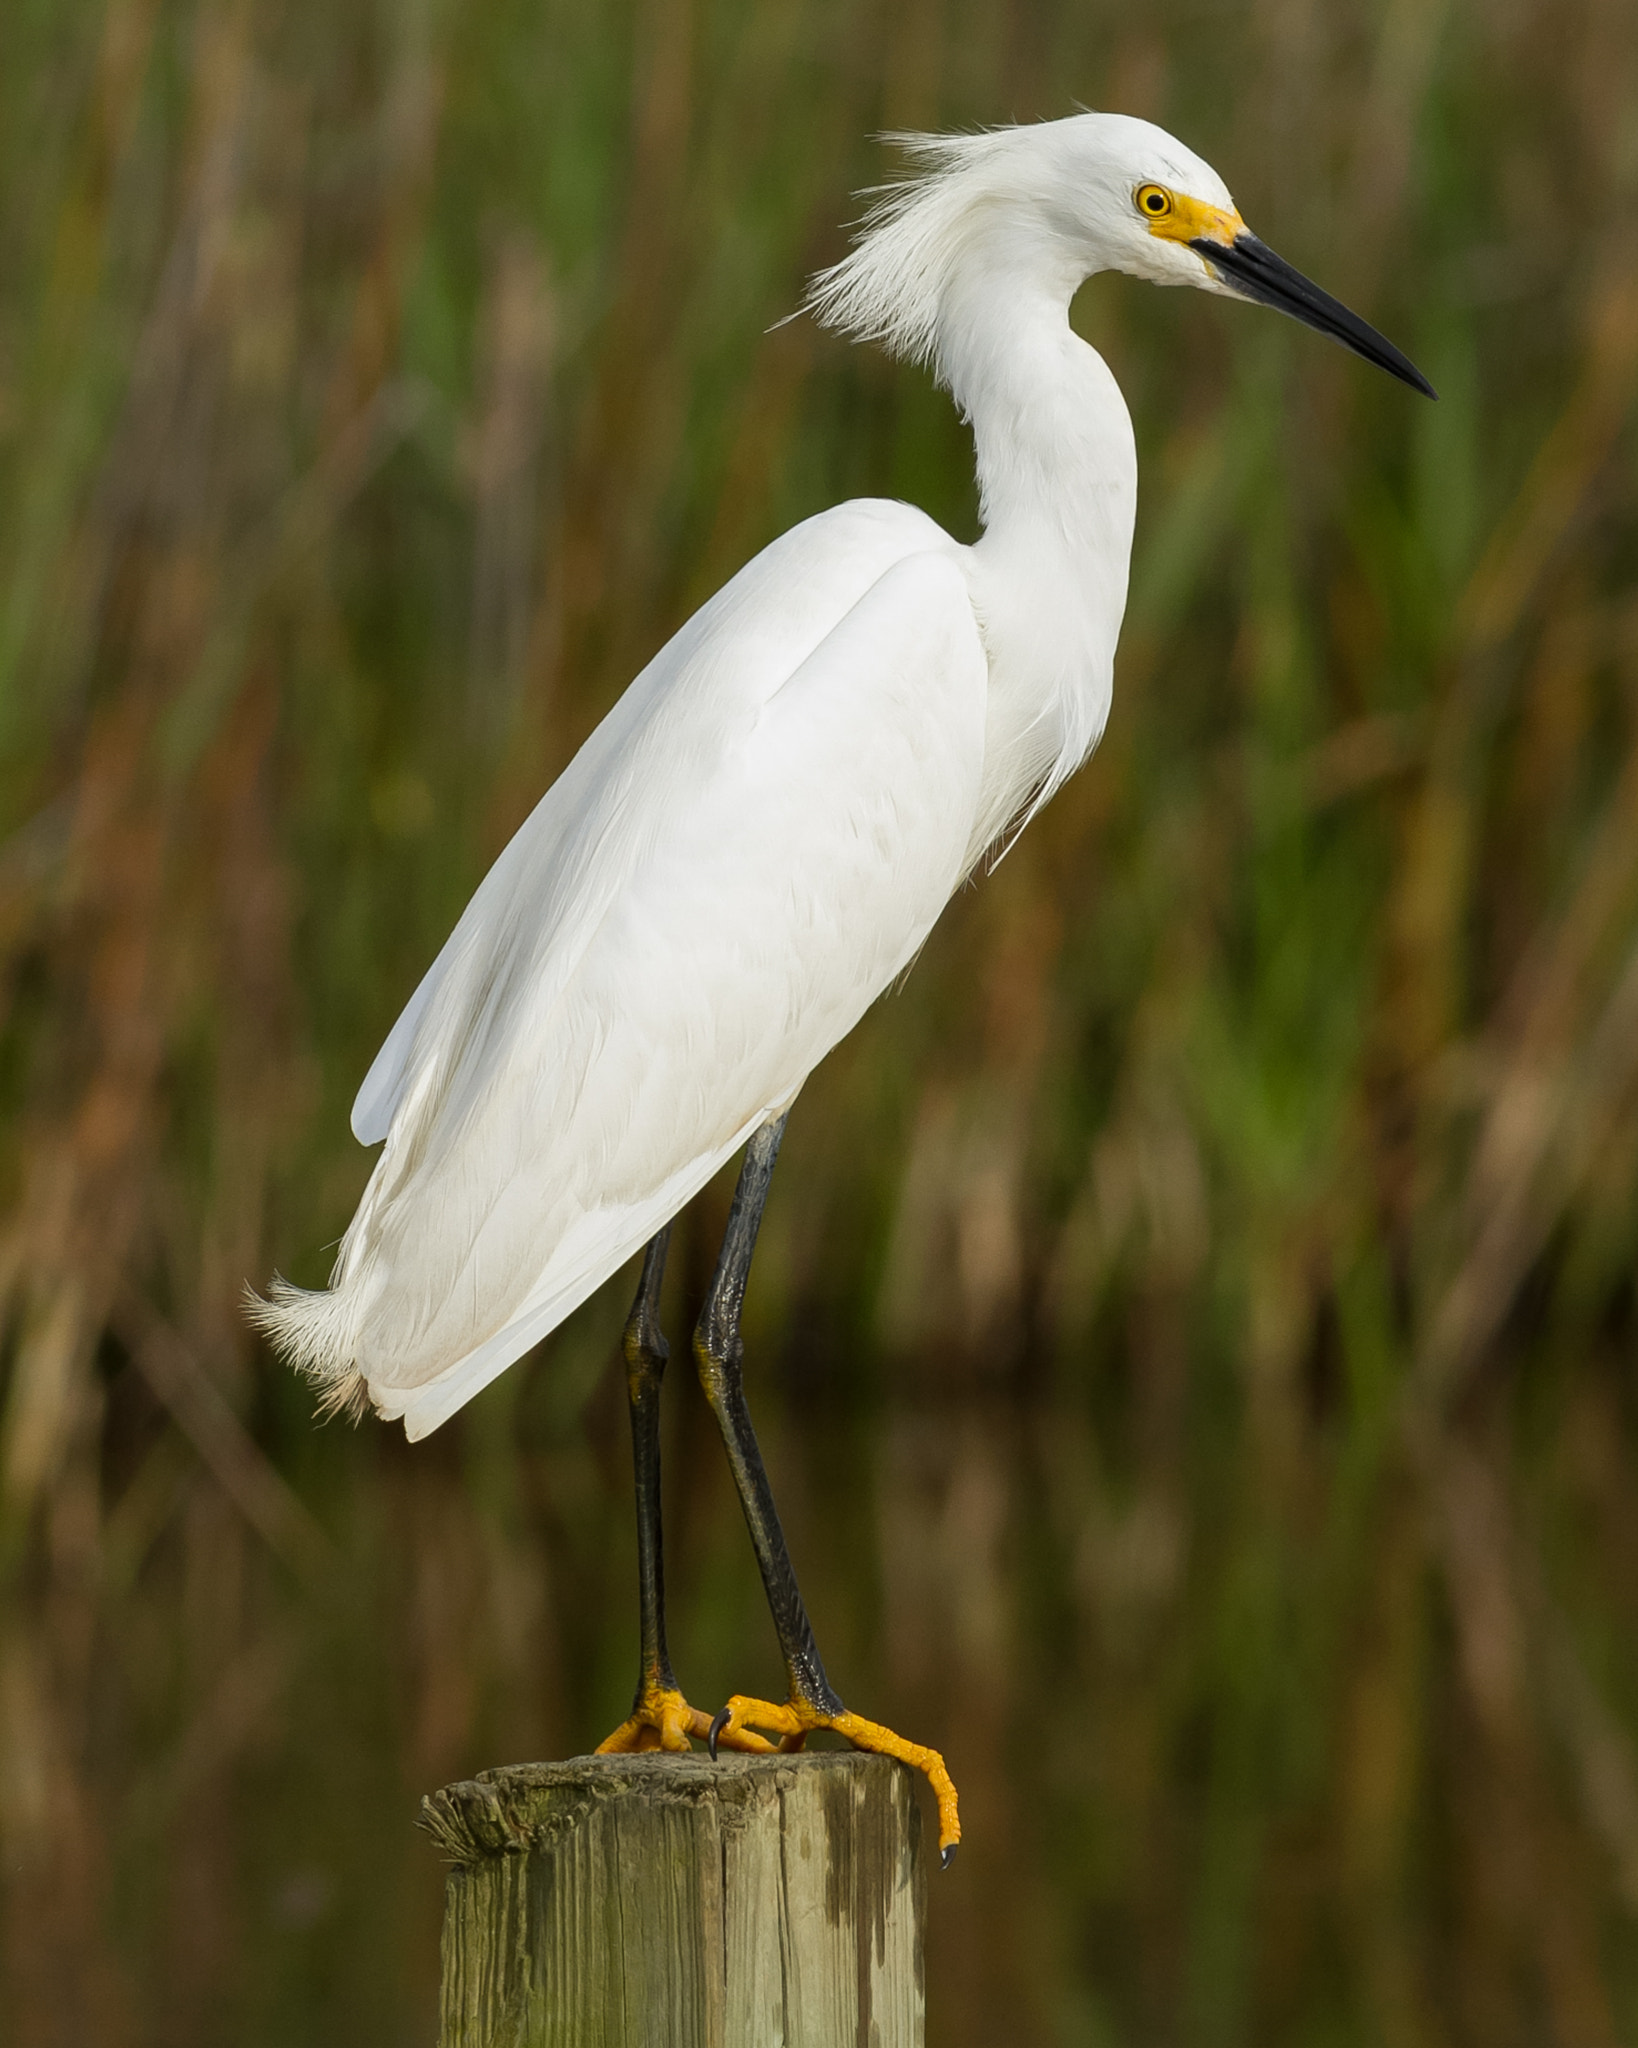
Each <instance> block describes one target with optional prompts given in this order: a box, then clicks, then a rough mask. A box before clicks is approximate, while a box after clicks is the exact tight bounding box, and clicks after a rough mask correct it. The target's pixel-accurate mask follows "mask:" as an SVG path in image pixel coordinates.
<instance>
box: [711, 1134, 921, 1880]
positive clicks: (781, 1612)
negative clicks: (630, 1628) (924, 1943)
mask: <svg viewBox="0 0 1638 2048" xmlns="http://www.w3.org/2000/svg"><path fill="white" fill-rule="evenodd" d="M784 1134H785V1118H784V1117H780V1118H779V1120H778V1121H777V1122H776V1123H771V1124H765V1125H764V1126H763V1127H762V1129H761V1130H760V1131H758V1132H757V1134H756V1136H755V1137H754V1138H752V1140H751V1142H750V1144H749V1145H748V1146H747V1147H746V1151H745V1164H744V1166H743V1168H742V1169H741V1171H740V1176H739V1185H738V1186H737V1187H736V1188H735V1190H734V1201H733V1207H732V1208H731V1209H730V1210H729V1213H728V1229H727V1233H726V1234H725V1236H724V1238H723V1241H722V1252H721V1255H720V1256H719V1258H718V1260H717V1270H716V1273H715V1274H714V1275H713V1277H712V1281H711V1291H710V1293H709V1294H708V1295H707V1296H706V1299H705V1307H704V1309H703V1310H702V1312H701V1314H700V1320H699V1327H698V1328H697V1329H696V1331H695V1332H694V1362H695V1364H696V1366H697V1367H698V1369H699V1375H700V1382H701V1384H702V1386H703V1387H704V1388H705V1397H706V1399H707V1400H708V1401H709V1402H710V1404H711V1409H712V1412H713V1414H715V1416H716V1418H717V1423H718V1426H719V1427H720V1429H721V1430H722V1440H723V1443H724V1445H725V1446H726V1447H727V1451H728V1463H729V1466H730V1468H731V1469H732V1471H733V1475H734V1484H735V1486H736V1487H737V1488H738V1489H739V1498H740V1505H741V1506H742V1507H743V1508H744V1510H745V1521H746V1526H747V1527H748V1528H749V1530H750V1532H751V1544H752V1547H753V1549H754V1550H755V1551H756V1561H757V1564H758V1566H759V1567H760V1568H761V1572H762V1584H763V1586H764V1588H765V1589H766V1591H767V1595H768V1606H769V1608H770V1609H771V1611H772V1614H773V1623H774V1628H775V1630H776V1632H777V1633H778V1636H779V1647H780V1650H781V1651H782V1652H783V1654H784V1658H785V1668H786V1670H787V1671H788V1672H789V1674H790V1684H791V1696H790V1699H789V1701H788V1702H785V1703H782V1704H775V1703H774V1702H772V1701H769V1700H754V1699H748V1698H746V1697H744V1696H743V1695H741V1694H737V1693H736V1694H735V1696H734V1697H733V1698H732V1699H731V1700H730V1701H729V1702H728V1704H727V1706H725V1707H724V1708H723V1709H722V1711H721V1712H720V1713H719V1714H718V1715H717V1717H716V1719H715V1720H714V1721H713V1722H712V1723H711V1724H710V1735H709V1740H710V1744H711V1753H712V1755H713V1756H714V1755H715V1754H716V1751H717V1745H718V1744H719V1743H729V1744H743V1743H744V1742H745V1740H746V1738H747V1737H749V1736H753V1735H754V1734H755V1731H756V1730H757V1729H766V1730H767V1731H768V1732H769V1733H770V1734H773V1735H777V1736H779V1737H780V1738H781V1747H783V1748H790V1749H799V1748H800V1747H801V1745H802V1743H803V1742H804V1741H805V1740H806V1738H807V1736H808V1735H809V1734H810V1733H811V1732H812V1730H814V1729H815V1728H832V1729H834V1730H835V1731H836V1733H837V1734H838V1735H842V1736H845V1737H846V1738H847V1740H848V1741H849V1742H851V1743H852V1744H853V1745H854V1747H855V1748H856V1749H869V1750H876V1751H879V1752H880V1753H881V1754H883V1755H885V1756H894V1757H898V1758H899V1759H900V1760H901V1761H902V1762H904V1763H907V1764H910V1765H913V1766H914V1768H915V1769H917V1770H919V1771H923V1772H925V1773H926V1776H927V1778H928V1781H929V1782H930V1783H931V1785H932V1788H933V1793H934V1796H935V1797H936V1799H937V1801H938V1839H939V1850H940V1855H941V1861H942V1862H943V1864H944V1866H945V1868H946V1869H947V1868H948V1867H949V1864H950V1859H951V1858H952V1857H953V1856H954V1855H955V1852H956V1844H957V1843H958V1842H959V1841H960V1839H961V1822H960V1819H959V1817H958V1814H957V1810H956V1791H955V1786H954V1785H953V1784H952V1783H951V1782H950V1774H949V1772H948V1771H947V1770H946V1769H945V1768H944V1759H943V1758H942V1757H941V1756H940V1755H939V1753H938V1751H937V1750H934V1749H925V1748H923V1747H922V1746H921V1744H920V1743H914V1742H906V1741H905V1740H904V1738H903V1737H902V1736H899V1735H895V1734H894V1733H893V1731H892V1730H891V1729H890V1728H883V1727H882V1726H881V1725H880V1724H879V1723H877V1722H875V1721H867V1720H865V1719H864V1718H863V1716H862V1715H859V1714H850V1713H849V1712H848V1710H847V1709H846V1707H844V1706H843V1705H842V1702H841V1701H840V1699H838V1698H837V1696H836V1694H835V1692H834V1691H833V1690H832V1689H831V1685H830V1681H829V1680H828V1679H827V1678H826V1676H825V1667H824V1665H823V1663H822V1662H821V1661H820V1657H819V1649H818V1645H817V1644H816V1643H815V1642H814V1639H813V1628H812V1625H811V1623H810V1622H809V1620H808V1614H807V1609H806V1607H804V1605H803V1604H802V1595H801V1593H800V1592H799V1591H798V1589H797V1584H796V1573H795V1572H794V1571H793V1570H792V1568H791V1560H790V1552H789V1551H788V1550H787V1549H786V1547H785V1536H784V1531H783V1530H782V1529H781V1528H780V1526H779V1515H778V1511H777V1510H776V1509H775V1507H774V1500H773V1489H772V1488H771V1487H770V1486H769V1484H768V1474H767V1471H766V1469H765V1468H764V1466H763V1463H762V1454H761V1452H760V1451H759V1450H758V1449H757V1441H756V1435H755V1432H754V1431H753V1430H752V1428H751V1417H750V1412H749V1410H748V1409H747V1408H746V1405H745V1387H744V1374H743V1370H742V1368H743V1362H744V1355H745V1347H744V1344H743V1343H742V1341H741V1339H740V1334H739V1319H740V1311H741V1309H742V1308H743V1306H744V1302H745V1283H746V1280H747V1279H748V1277H749V1275H750V1270H751V1256H752V1254H753V1253H754V1252H755V1250H756V1237H757V1230H758V1228H759V1227H760V1225H761V1222H762V1210H763V1206H764V1204H765V1203H766V1202H767V1199H768V1183H769V1181H770V1180H771V1179H772V1177H773V1169H774V1161H775V1160H776V1159H777V1158H778V1156H779V1141H780V1139H781V1138H782V1137H783V1136H784Z"/></svg>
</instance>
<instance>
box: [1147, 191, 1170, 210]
mask: <svg viewBox="0 0 1638 2048" xmlns="http://www.w3.org/2000/svg"><path fill="white" fill-rule="evenodd" d="M1146 204H1147V205H1148V208H1149V211H1150V212H1151V213H1159V212H1160V210H1161V208H1162V207H1163V206H1164V205H1165V204H1166V202H1165V200H1164V199H1162V198H1161V196H1160V194H1159V193H1158V192H1151V193H1150V194H1149V197H1148V200H1147V202H1146Z"/></svg>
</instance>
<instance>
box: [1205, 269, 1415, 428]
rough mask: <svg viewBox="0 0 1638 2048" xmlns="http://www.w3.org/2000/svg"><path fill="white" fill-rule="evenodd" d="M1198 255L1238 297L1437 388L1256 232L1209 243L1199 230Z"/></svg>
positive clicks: (1405, 377)
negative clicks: (1262, 240) (1200, 234)
mask: <svg viewBox="0 0 1638 2048" xmlns="http://www.w3.org/2000/svg"><path fill="white" fill-rule="evenodd" d="M1189 247H1190V248H1191V249H1192V250H1193V251H1194V252H1195V254H1196V255H1197V256H1204V257H1205V259H1206V261H1207V262H1208V263H1209V264H1210V265H1211V267H1212V269H1213V270H1215V271H1218V272H1219V273H1220V274H1221V275H1222V276H1223V277H1224V278H1225V279H1226V280H1227V281H1228V282H1229V283H1230V284H1231V285H1233V287H1234V289H1235V290H1236V291H1237V292H1239V293H1240V295H1241V296H1242V298H1247V299H1255V300H1256V301H1257V303H1258V304H1259V305H1261V306H1276V307H1278V309H1279V310H1280V311H1281V312H1282V313H1289V314H1290V315H1291V317H1292V319H1293V320H1300V321H1301V322H1302V324H1303V325H1304V326H1305V327H1312V328H1315V329H1317V330H1318V332H1319V333H1321V334H1329V335H1330V336H1331V338H1332V340H1333V341H1340V342H1341V343H1342V345H1343V347H1344V348H1351V349H1352V350H1353V352H1354V354H1355V355H1356V356H1363V357H1364V358H1365V360H1366V362H1368V363H1375V364H1377V366H1378V367H1379V368H1381V369H1384V370H1386V371H1387V372H1388V374H1389V375H1390V376H1393V377H1397V378H1399V380H1400V381H1401V383H1405V384H1409V385H1410V386H1411V387H1412V389H1413V390H1416V391H1420V392H1422V393H1424V394H1425V396H1427V397H1428V398H1437V397H1438V396H1439V394H1438V392H1437V391H1435V390H1434V388H1433V386H1432V385H1431V384H1430V383H1429V382H1428V380H1427V379H1426V377H1424V376H1423V375H1422V373H1421V371H1420V370H1419V369H1418V368H1417V367H1416V365H1415V364H1414V363H1413V362H1412V361H1411V359H1410V357H1409V356H1407V355H1402V354H1401V353H1400V351H1399V350H1398V349H1396V348H1395V347H1394V345H1393V343H1392V342H1391V341H1385V340H1384V339H1383V338H1382V336H1381V335H1380V334H1378V333H1377V331H1376V329H1375V328H1374V327H1367V326H1366V325H1365V322H1364V321H1363V320H1361V319H1360V317H1359V315H1358V314H1357V313H1350V312H1349V311H1348V308H1347V307H1346V306H1345V305H1343V304H1342V302H1341V301H1340V300H1339V299H1333V298H1332V296H1331V294H1330V293H1329V292H1322V291H1321V290H1320V288H1319V286H1318V285H1317V284H1310V283H1309V282H1308V280H1307V278H1306V277H1304V276H1303V274H1302V272H1301V271H1300V270H1293V269H1292V267H1291V265H1290V264H1289V263H1287V262H1286V260H1285V259H1284V257H1283V256H1276V255H1275V254H1274V251H1273V250H1272V249H1271V248H1269V246H1268V245H1267V243H1266V242H1259V241H1258V239H1257V237H1256V236H1255V235H1236V236H1235V238H1234V240H1233V241H1232V242H1213V241H1211V240H1209V239H1208V238H1207V237H1206V236H1204V235H1202V236H1201V237H1200V238H1199V239H1198V240H1196V241H1193V242H1191V243H1190V244H1189Z"/></svg>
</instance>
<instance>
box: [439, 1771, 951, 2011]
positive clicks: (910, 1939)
mask: <svg viewBox="0 0 1638 2048" xmlns="http://www.w3.org/2000/svg"><path fill="white" fill-rule="evenodd" d="M421 1825H422V1826H423V1827H424V1828H425V1829H426V1830H427V1831H428V1832H429V1833H430V1834H431V1835H432V1836H433V1838H434V1839H435V1840H436V1842H437V1843H438V1845H439V1847H440V1848H441V1849H442V1850H443V1851H444V1853H445V1854H446V1855H447V1856H448V1857H449V1858H450V1860H451V1862H452V1864H453V1866H454V1867H453V1868H452V1869H451V1871H450V1874H449V1882H448V1892H447V1899H446V1905H445V1915H444V1941H443V2000H442V2030H441V2033H440V2037H439V2038H440V2043H441V2048H921V2043H922V2035H923V2008H924V1996H923V1984H922V1920H923V1914H924V1910H925V1868H924V1863H923V1859H922V1855H921V1823H920V1813H919V1810H918V1808H917V1805H916V1795H915V1782H914V1774H913V1773H912V1772H910V1771H908V1770H906V1769H905V1768H904V1766H902V1765H900V1764H896V1763H893V1762H891V1761H890V1760H889V1759H887V1758H885V1757H879V1756H866V1755H862V1754H858V1753H855V1752H853V1751H821V1752H817V1753H815V1754H812V1755H803V1756H776V1757H732V1758H727V1757H725V1758H722V1759H721V1760H719V1761H718V1762H717V1763H712V1762H711V1761H710V1760H709V1759H708V1758H706V1757H703V1756H686V1757H682V1756H661V1755H643V1756H619V1757H616V1756H609V1757H601V1756H600V1757H579V1758H576V1759H574V1760H573V1761H571V1762H569V1763H561V1764H523V1765H516V1766H513V1767H511V1768H508V1769H505V1770H497V1771H486V1772H484V1773H483V1775H482V1776H481V1777H478V1778H475V1779H472V1780H469V1781H468V1782H465V1783H463V1784H458V1785H451V1786H448V1787H447V1788H446V1789H445V1790H444V1791H442V1792H438V1793H434V1794H433V1795H432V1796H431V1797H429V1798H428V1799H426V1800H424V1801H423V1802H422V1812H421Z"/></svg>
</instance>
